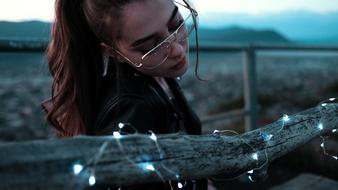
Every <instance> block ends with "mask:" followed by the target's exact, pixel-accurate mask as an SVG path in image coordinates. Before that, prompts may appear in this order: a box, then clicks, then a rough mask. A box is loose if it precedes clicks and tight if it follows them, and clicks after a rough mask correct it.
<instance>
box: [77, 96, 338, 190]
mask: <svg viewBox="0 0 338 190" xmlns="http://www.w3.org/2000/svg"><path fill="white" fill-rule="evenodd" d="M335 100H336V98H330V99H329V102H321V103H320V104H319V105H321V106H323V107H326V106H328V105H329V104H330V103H332V102H333V101H335ZM280 121H281V122H282V124H281V126H280V128H279V129H276V131H275V132H273V133H271V132H268V131H263V132H261V133H260V139H261V140H262V142H263V143H264V144H265V147H264V151H263V152H264V156H260V152H259V151H257V150H255V149H254V148H253V147H252V146H251V145H250V144H248V143H246V142H244V144H247V145H248V146H249V147H250V148H251V149H252V153H251V154H250V158H251V159H252V160H253V162H255V163H257V164H256V166H257V167H255V168H253V169H251V170H249V171H247V172H245V173H243V174H241V175H239V176H242V175H244V174H246V175H247V176H248V179H249V180H250V181H252V182H255V179H254V175H255V172H256V171H259V170H261V169H262V168H263V167H265V166H266V165H267V164H268V162H269V159H268V154H267V148H268V145H269V143H270V142H271V141H272V140H273V138H274V136H276V134H278V133H279V132H280V131H282V130H283V129H284V127H285V125H286V124H291V123H292V118H291V117H290V116H288V115H286V114H284V115H283V116H282V118H281V119H280ZM117 127H118V131H114V132H113V135H112V139H109V140H107V141H106V142H104V143H103V144H102V146H101V147H100V151H99V153H98V154H97V156H96V157H94V158H93V159H92V160H90V161H89V162H88V163H87V164H86V165H85V166H84V165H82V164H81V163H79V162H76V163H74V164H73V165H72V171H73V174H74V175H75V176H80V175H81V174H82V173H85V172H84V171H85V170H86V169H87V170H88V171H90V172H89V173H90V175H88V174H84V175H83V176H87V177H88V176H89V177H88V178H87V179H88V185H89V186H93V185H95V184H96V178H95V175H94V173H95V172H94V167H95V165H96V163H97V162H98V161H99V160H100V158H101V156H102V155H103V153H104V151H105V149H106V148H107V146H108V144H109V143H110V142H111V141H112V140H115V141H116V142H117V145H118V148H119V149H120V150H121V152H122V153H123V154H124V156H125V157H126V159H127V160H128V161H129V162H130V163H132V164H134V165H136V166H138V167H140V168H141V169H142V170H143V171H144V172H155V173H156V174H157V175H158V176H159V177H160V178H161V179H162V181H164V180H163V178H162V175H161V173H160V172H159V171H158V170H157V169H156V167H155V166H154V165H153V164H152V163H148V162H142V163H138V164H136V163H135V162H134V161H133V160H132V159H130V158H129V157H128V156H127V155H126V154H125V151H124V149H123V146H122V144H121V139H122V138H123V136H124V135H123V134H122V133H123V130H124V128H126V127H130V128H131V129H133V130H134V131H135V134H137V130H136V129H135V128H134V127H133V126H132V125H131V124H129V123H119V124H118V125H117ZM316 127H317V129H318V130H324V128H325V125H324V124H323V123H322V122H319V123H318V124H317V126H316ZM331 132H332V133H337V129H332V131H331ZM149 133H150V135H149V136H148V137H149V139H150V140H152V141H153V142H154V143H155V144H156V147H157V151H158V153H159V158H160V159H162V158H164V152H163V151H162V149H161V148H160V146H159V143H158V138H157V136H156V135H155V133H154V132H152V131H149ZM225 133H231V134H234V135H239V133H237V132H236V131H232V130H215V131H214V132H213V134H214V135H220V134H222V135H225ZM127 135H132V134H127ZM320 138H321V139H322V142H321V144H320V147H321V148H322V150H323V154H324V155H325V156H329V157H331V158H333V159H335V160H337V159H338V155H332V154H330V153H328V152H327V151H326V149H325V137H323V136H320ZM261 151H262V150H261ZM262 159H264V160H265V162H264V163H263V164H261V165H258V163H260V162H259V161H260V160H262ZM88 166H91V167H88ZM161 167H162V168H164V169H165V170H166V171H168V172H170V173H172V174H173V176H175V178H176V180H177V188H179V189H182V188H184V187H185V185H186V181H184V182H183V183H182V182H181V181H180V176H179V174H177V172H174V171H172V170H171V169H169V168H167V167H166V166H165V165H164V164H163V163H161ZM239 176H237V177H239ZM214 179H215V178H214ZM231 179H233V178H231ZM224 180H226V179H224ZM172 182H173V181H171V180H170V181H169V184H170V187H171V189H173V185H172ZM119 189H121V190H122V189H123V188H122V187H119Z"/></svg>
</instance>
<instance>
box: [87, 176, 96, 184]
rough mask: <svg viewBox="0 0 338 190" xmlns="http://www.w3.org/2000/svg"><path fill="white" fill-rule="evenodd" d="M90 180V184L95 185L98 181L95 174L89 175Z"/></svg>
mask: <svg viewBox="0 0 338 190" xmlns="http://www.w3.org/2000/svg"><path fill="white" fill-rule="evenodd" d="M88 182H89V185H90V186H93V185H95V183H96V179H95V176H93V175H91V176H90V177H89V180H88Z"/></svg>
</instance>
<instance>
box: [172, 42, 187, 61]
mask: <svg viewBox="0 0 338 190" xmlns="http://www.w3.org/2000/svg"><path fill="white" fill-rule="evenodd" d="M183 53H184V48H183V46H182V45H181V44H180V43H178V42H177V41H173V42H171V46H170V51H169V58H176V57H181V56H182V54H183Z"/></svg>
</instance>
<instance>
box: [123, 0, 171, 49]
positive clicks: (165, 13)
mask: <svg viewBox="0 0 338 190" xmlns="http://www.w3.org/2000/svg"><path fill="white" fill-rule="evenodd" d="M174 8H175V5H174V3H173V1H172V0H145V1H137V2H135V3H131V4H128V5H126V6H125V7H124V9H123V11H122V14H121V16H122V18H121V21H122V28H121V30H120V32H121V35H120V36H121V38H120V40H121V42H124V43H128V44H131V43H133V42H134V41H135V40H138V39H141V38H143V37H146V36H148V35H151V34H154V33H156V32H159V31H161V30H163V28H166V25H167V21H168V19H169V18H170V16H171V14H172V11H173V9H174Z"/></svg>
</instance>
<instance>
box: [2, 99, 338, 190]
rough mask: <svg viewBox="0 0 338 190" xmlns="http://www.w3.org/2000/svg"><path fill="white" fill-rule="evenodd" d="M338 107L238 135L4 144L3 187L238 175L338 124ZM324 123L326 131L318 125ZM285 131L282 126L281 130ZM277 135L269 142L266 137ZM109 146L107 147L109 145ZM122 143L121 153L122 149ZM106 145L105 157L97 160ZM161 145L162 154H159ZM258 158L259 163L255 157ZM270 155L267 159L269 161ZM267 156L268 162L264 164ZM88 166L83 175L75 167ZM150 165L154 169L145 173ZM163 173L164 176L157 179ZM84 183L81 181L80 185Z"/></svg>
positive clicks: (66, 186) (312, 111) (56, 186)
mask: <svg viewBox="0 0 338 190" xmlns="http://www.w3.org/2000/svg"><path fill="white" fill-rule="evenodd" d="M337 110H338V104H328V105H327V106H326V107H322V106H318V107H315V108H312V109H309V110H306V111H304V112H301V113H299V114H296V115H293V116H290V121H289V122H287V123H285V122H283V121H282V120H279V121H276V122H274V123H272V124H269V125H267V126H265V127H264V128H260V129H257V130H255V131H251V132H248V133H245V134H243V135H237V136H225V135H221V134H212V135H202V136H191V135H190V136H189V135H177V134H170V135H158V136H157V142H158V145H159V146H156V143H155V141H153V140H152V139H151V138H149V137H150V136H149V135H129V136H123V137H122V138H121V139H119V140H118V141H117V140H116V139H114V138H113V137H112V136H106V137H86V136H81V137H76V138H69V139H63V140H53V141H42V140H38V141H27V142H19V143H6V144H2V145H0V178H1V183H0V189H5V190H7V189H11V190H14V189H50V190H52V189H73V188H72V187H79V184H84V185H87V184H88V177H89V176H88V175H87V176H86V175H85V174H86V171H88V170H86V168H87V169H88V168H90V167H92V168H95V175H96V182H97V184H101V183H105V184H137V183H146V182H153V181H160V180H161V178H162V179H164V180H171V179H176V177H177V176H176V175H179V176H180V178H183V179H197V178H204V177H208V176H212V175H215V174H223V175H224V176H229V177H230V176H236V175H238V174H241V173H245V172H246V171H248V170H251V169H254V168H259V167H261V166H262V165H265V164H266V163H267V162H271V161H273V160H274V159H276V158H278V157H281V156H283V155H284V154H286V153H288V152H290V151H292V150H293V149H295V148H297V147H299V146H301V145H302V144H304V143H306V142H308V141H309V140H311V139H313V138H314V137H317V136H319V135H321V134H324V133H327V132H329V131H330V130H332V129H334V128H336V127H337V126H338V117H337V116H338V111H337ZM319 123H322V124H323V129H322V130H320V129H319V128H318V124H319ZM283 124H285V125H284V127H283V128H281V126H283ZM266 133H270V134H273V135H274V136H273V137H272V138H271V140H270V141H268V142H266V141H264V140H263V138H262V134H266ZM107 142H109V143H107ZM118 143H120V145H122V147H123V149H121V148H119V145H118ZM103 144H105V145H106V148H105V151H103V154H102V157H100V158H98V157H97V163H96V164H94V163H93V162H89V161H90V160H95V156H98V152H99V149H100V148H102V145H103ZM158 147H160V149H161V151H160V152H159V151H158ZM255 152H256V153H257V154H258V161H257V160H255V159H253V158H252V154H253V153H255ZM266 155H267V157H266ZM266 158H268V161H267V160H266ZM75 162H78V163H81V164H83V165H85V169H84V170H83V172H81V173H80V177H79V176H74V174H72V167H71V166H72V164H73V163H75ZM146 164H152V165H153V166H154V168H155V169H156V170H155V171H151V170H146V169H145V168H144V167H145V166H146ZM159 174H160V175H161V178H160V177H159ZM81 179H82V181H81Z"/></svg>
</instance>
